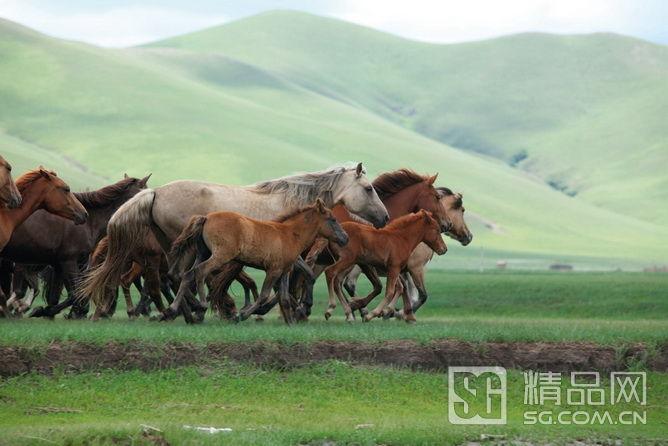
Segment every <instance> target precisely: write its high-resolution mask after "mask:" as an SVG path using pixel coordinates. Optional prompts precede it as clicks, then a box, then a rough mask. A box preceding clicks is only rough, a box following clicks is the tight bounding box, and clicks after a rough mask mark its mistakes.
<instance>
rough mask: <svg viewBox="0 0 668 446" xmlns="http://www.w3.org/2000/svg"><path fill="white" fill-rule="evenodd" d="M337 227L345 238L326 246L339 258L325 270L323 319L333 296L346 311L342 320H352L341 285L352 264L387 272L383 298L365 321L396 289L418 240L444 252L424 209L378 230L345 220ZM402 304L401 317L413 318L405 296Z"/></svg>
mask: <svg viewBox="0 0 668 446" xmlns="http://www.w3.org/2000/svg"><path fill="white" fill-rule="evenodd" d="M341 226H342V227H343V229H344V230H345V231H346V233H348V237H349V241H348V244H347V245H346V246H344V247H338V246H330V249H331V250H332V251H333V252H334V253H335V254H336V255H337V256H338V257H339V260H338V261H337V262H336V263H335V264H334V265H332V266H331V267H329V268H328V269H327V270H325V274H326V277H327V287H328V289H329V307H328V308H327V311H326V313H325V317H326V318H329V317H330V316H331V314H332V312H333V310H334V308H336V301H335V299H336V298H338V299H339V302H341V305H342V306H343V310H344V312H345V314H346V320H347V321H352V320H354V318H353V314H352V310H351V308H350V305H349V304H348V302H347V300H346V298H345V296H344V295H343V291H342V289H341V284H342V282H343V279H344V278H345V276H346V274H347V273H348V272H349V271H350V268H351V267H353V266H354V265H355V264H360V265H364V266H363V268H369V269H370V270H371V269H373V267H377V268H382V269H385V270H386V271H387V282H386V284H385V297H384V299H383V301H382V302H381V303H380V304H379V305H378V306H377V307H376V308H375V309H374V310H373V311H372V312H371V313H368V314H366V315H365V316H364V320H365V321H367V322H368V321H370V320H371V319H373V318H374V317H377V316H379V315H380V314H381V313H382V311H383V308H385V306H386V305H387V304H389V303H390V301H391V300H392V298H393V297H394V295H395V293H396V292H398V291H400V287H401V285H400V283H399V275H400V274H401V272H402V271H404V269H405V268H406V265H407V263H408V259H409V258H410V255H411V253H412V252H413V250H414V249H415V248H416V247H417V246H418V245H419V244H420V243H421V242H424V243H426V244H427V245H428V246H429V247H430V248H431V249H433V250H434V251H435V252H436V253H437V254H439V255H442V254H445V252H446V251H447V246H446V245H445V242H444V241H443V238H442V237H441V226H440V225H439V223H438V222H437V221H436V220H435V219H434V217H433V216H432V214H431V213H430V212H428V211H425V210H421V211H420V212H417V213H415V214H410V215H406V216H403V217H400V218H398V219H396V220H394V221H393V222H391V223H390V224H389V225H387V226H385V227H384V228H382V229H375V228H373V227H371V226H368V225H365V224H360V223H355V222H346V223H343V224H342V225H341ZM370 267H371V268H370ZM367 297H368V296H367ZM371 298H373V297H371ZM367 304H368V302H367ZM404 307H405V308H406V309H407V311H405V312H404V319H405V320H406V321H407V322H413V321H415V316H413V313H412V312H411V311H410V310H409V309H410V307H411V306H410V302H409V301H408V299H407V298H404Z"/></svg>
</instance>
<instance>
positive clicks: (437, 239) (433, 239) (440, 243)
mask: <svg viewBox="0 0 668 446" xmlns="http://www.w3.org/2000/svg"><path fill="white" fill-rule="evenodd" d="M418 214H419V215H420V216H421V218H422V222H423V224H424V225H425V230H424V237H423V239H422V241H423V242H425V243H426V244H427V246H429V247H430V248H431V249H432V250H433V251H434V252H436V254H438V255H439V256H440V255H443V254H445V253H446V252H447V251H448V247H447V245H446V244H445V241H444V240H443V237H441V224H440V223H439V222H438V221H436V219H435V218H434V215H433V214H432V213H431V212H429V211H425V210H424V209H422V210H421V211H420V212H418Z"/></svg>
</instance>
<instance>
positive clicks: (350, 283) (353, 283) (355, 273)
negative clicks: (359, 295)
mask: <svg viewBox="0 0 668 446" xmlns="http://www.w3.org/2000/svg"><path fill="white" fill-rule="evenodd" d="M360 274H362V268H361V267H360V266H359V265H355V266H354V267H353V269H352V271H350V272H349V273H348V275H347V276H346V279H345V280H344V281H343V287H344V288H345V289H346V291H347V292H348V295H349V296H350V297H355V290H356V289H357V281H358V280H359V277H360ZM365 274H366V273H365ZM366 276H367V277H368V276H369V275H368V274H366Z"/></svg>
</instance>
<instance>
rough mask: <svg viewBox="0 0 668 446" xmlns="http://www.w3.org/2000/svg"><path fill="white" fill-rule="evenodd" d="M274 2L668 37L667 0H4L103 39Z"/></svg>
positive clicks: (120, 40) (385, 22) (332, 11)
mask: <svg viewBox="0 0 668 446" xmlns="http://www.w3.org/2000/svg"><path fill="white" fill-rule="evenodd" d="M272 9H295V10H301V11H307V12H312V13H315V14H320V15H327V16H332V17H338V18H341V19H344V20H349V21H352V22H356V23H360V24H363V25H367V26H371V27H373V28H378V29H382V30H385V31H389V32H391V33H394V34H398V35H401V36H404V37H408V38H413V39H419V40H426V41H431V42H460V41H466V40H474V39H481V38H487V37H495V36H499V35H503V34H510V33H517V32H523V31H546V32H556V33H588V32H595V31H611V32H616V33H621V34H627V35H632V36H636V37H640V38H643V39H647V40H651V41H654V42H659V43H663V44H668V0H402V1H395V0H312V1H308V0H279V1H268V0H240V1H228V0H189V1H183V0H0V17H3V18H7V19H10V20H14V21H17V22H19V23H22V24H25V25H27V26H30V27H32V28H35V29H37V30H39V31H42V32H44V33H46V34H50V35H53V36H57V37H63V38H68V39H74V40H82V41H85V42H89V43H94V44H97V45H103V46H129V45H136V44H140V43H146V42H149V41H153V40H157V39H160V38H163V37H167V36H172V35H177V34H183V33H186V32H189V31H195V30H198V29H201V28H204V27H207V26H212V25H216V24H220V23H224V22H227V21H230V20H234V19H238V18H241V17H245V16H249V15H253V14H257V13H260V12H263V11H268V10H272Z"/></svg>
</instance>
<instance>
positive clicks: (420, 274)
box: [408, 265, 429, 313]
mask: <svg viewBox="0 0 668 446" xmlns="http://www.w3.org/2000/svg"><path fill="white" fill-rule="evenodd" d="M408 273H409V274H410V277H411V279H412V281H413V284H414V285H415V288H417V291H418V296H419V297H418V299H417V302H411V308H412V309H413V313H415V312H416V311H417V310H418V309H419V308H420V307H421V306H422V305H424V304H425V302H427V298H428V297H429V296H428V295H427V287H426V286H425V283H424V265H422V266H421V267H419V268H411V269H409V270H408Z"/></svg>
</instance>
